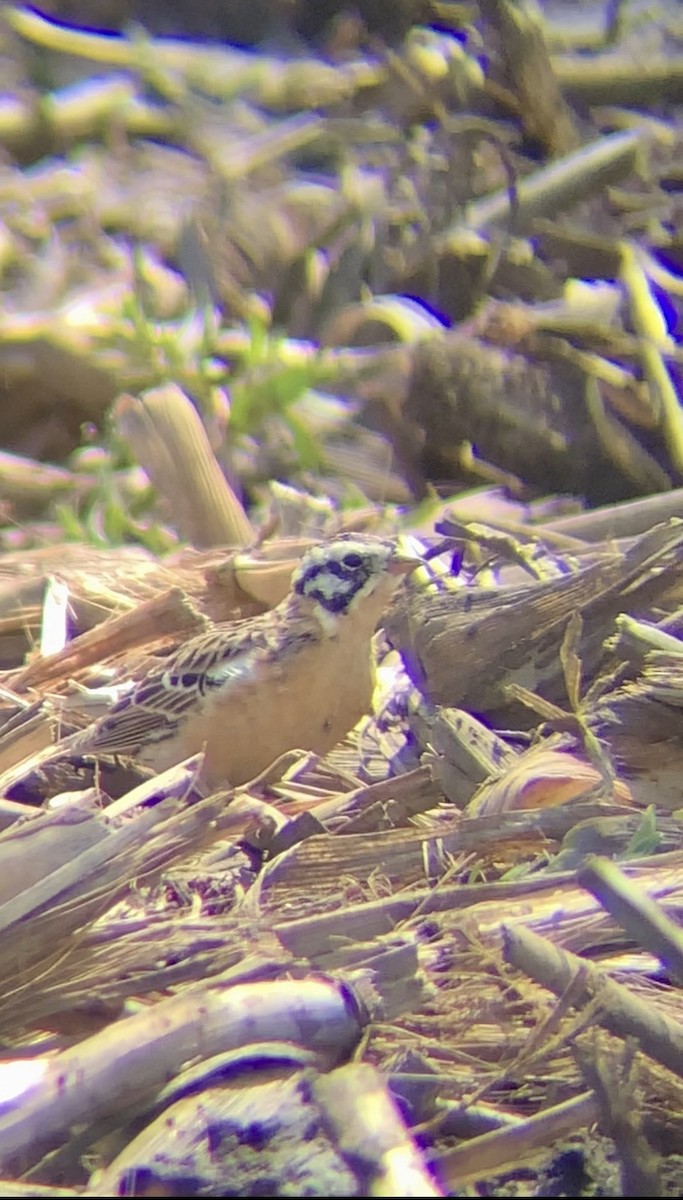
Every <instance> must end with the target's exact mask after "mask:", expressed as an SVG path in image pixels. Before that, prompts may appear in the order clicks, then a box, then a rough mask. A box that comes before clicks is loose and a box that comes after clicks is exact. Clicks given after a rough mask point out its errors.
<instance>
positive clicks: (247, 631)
mask: <svg viewBox="0 0 683 1200" xmlns="http://www.w3.org/2000/svg"><path fill="white" fill-rule="evenodd" d="M313 636H314V630H313V628H312V627H311V625H310V623H308V622H305V623H303V624H302V623H301V622H295V628H294V629H286V628H285V626H284V624H283V622H282V620H281V619H280V617H279V615H276V612H270V613H266V614H264V615H263V616H262V617H254V618H251V619H250V620H248V621H245V622H243V623H241V624H238V625H234V626H230V627H228V628H222V629H213V630H211V631H210V632H208V633H204V634H201V635H200V636H199V637H196V638H192V639H191V640H190V641H189V642H187V644H186V645H185V646H182V647H181V648H180V649H179V650H178V651H176V653H175V654H172V655H171V656H170V658H169V659H168V660H167V661H166V663H165V664H164V666H163V668H158V669H156V670H154V671H152V672H151V673H150V674H149V675H147V676H146V677H145V678H144V679H142V680H140V682H139V683H138V684H137V686H136V687H135V688H133V690H132V691H131V692H129V693H128V694H127V695H126V696H124V697H123V698H122V699H121V700H119V701H118V702H117V703H116V704H115V705H114V707H113V708H112V709H111V711H110V712H109V713H107V714H106V715H105V716H104V717H101V718H100V720H99V721H97V722H96V723H95V724H94V725H93V726H92V728H91V729H89V730H85V731H84V734H83V744H82V745H80V746H79V747H78V748H79V750H80V752H81V753H86V752H87V753H93V752H98V753H103V754H131V755H134V754H137V753H138V752H139V751H140V749H141V748H142V747H143V746H144V745H145V744H146V743H148V742H157V741H163V740H165V739H166V738H170V737H173V736H174V734H175V733H176V732H177V730H178V728H179V726H180V725H181V723H182V721H183V718H184V717H186V716H187V715H189V714H190V713H192V712H196V711H197V710H198V709H201V707H202V704H203V702H204V699H205V698H206V697H207V696H208V695H210V694H211V693H214V692H215V691H216V690H217V689H220V690H221V691H223V690H224V689H238V688H239V686H240V685H241V684H246V683H248V684H250V685H251V684H253V683H254V682H256V681H257V680H258V678H259V676H260V674H261V670H262V668H263V667H265V666H266V665H267V664H268V662H269V661H272V660H273V659H274V658H277V657H279V656H280V654H281V653H282V651H283V649H284V647H285V646H286V648H287V651H291V650H292V649H294V648H295V647H296V646H297V645H301V644H303V643H304V642H308V641H310V640H311V638H312V637H313Z"/></svg>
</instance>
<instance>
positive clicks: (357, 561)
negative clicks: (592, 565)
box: [342, 550, 363, 571]
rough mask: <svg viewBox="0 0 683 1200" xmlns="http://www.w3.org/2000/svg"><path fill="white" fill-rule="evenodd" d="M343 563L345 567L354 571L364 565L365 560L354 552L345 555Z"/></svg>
mask: <svg viewBox="0 0 683 1200" xmlns="http://www.w3.org/2000/svg"><path fill="white" fill-rule="evenodd" d="M342 562H343V563H344V566H345V567H351V568H352V569H353V570H354V571H355V570H357V569H358V567H361V566H362V565H363V559H362V558H361V556H360V554H356V553H355V551H353V550H352V551H349V553H348V554H345V555H344V557H343V559H342Z"/></svg>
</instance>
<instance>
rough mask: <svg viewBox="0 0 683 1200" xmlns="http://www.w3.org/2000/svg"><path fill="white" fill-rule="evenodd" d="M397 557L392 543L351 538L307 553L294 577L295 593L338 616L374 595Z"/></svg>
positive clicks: (379, 539)
mask: <svg viewBox="0 0 683 1200" xmlns="http://www.w3.org/2000/svg"><path fill="white" fill-rule="evenodd" d="M393 555H394V547H393V545H392V543H391V542H384V541H382V540H381V538H369V537H368V538H367V539H366V538H362V537H354V536H352V535H349V536H347V537H339V538H335V539H334V541H332V542H327V543H325V544H324V545H321V546H313V547H312V549H310V550H309V551H307V553H306V554H305V555H304V557H303V558H302V560H301V565H300V566H299V567H297V569H296V571H295V572H294V575H293V577H292V586H293V588H294V591H295V592H297V593H298V595H300V596H306V597H307V598H308V599H309V600H315V601H316V602H317V603H318V604H320V605H321V607H322V608H324V609H325V611H326V612H328V613H331V614H333V615H334V616H337V615H339V614H340V613H344V612H347V611H348V610H349V609H350V608H351V607H352V605H353V604H354V602H355V601H356V600H358V599H359V598H360V597H362V596H367V595H369V594H370V592H372V591H374V588H375V587H376V585H377V583H378V582H379V580H380V579H381V578H382V577H383V576H384V574H385V572H386V570H387V566H388V564H389V563H390V561H391V559H392V557H393Z"/></svg>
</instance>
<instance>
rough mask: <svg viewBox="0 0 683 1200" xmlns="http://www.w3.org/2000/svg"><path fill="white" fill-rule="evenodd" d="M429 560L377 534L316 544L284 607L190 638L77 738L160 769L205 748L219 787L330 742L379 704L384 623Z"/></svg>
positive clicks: (208, 772)
mask: <svg viewBox="0 0 683 1200" xmlns="http://www.w3.org/2000/svg"><path fill="white" fill-rule="evenodd" d="M420 561H421V560H420V559H419V558H418V557H417V556H415V555H411V554H409V553H406V552H404V551H402V550H401V549H400V548H399V545H398V543H397V542H396V541H395V540H391V539H387V538H381V537H378V536H376V535H371V534H342V535H339V536H337V537H334V538H332V539H331V540H329V541H327V542H322V543H319V544H316V545H314V546H312V547H311V548H309V549H308V550H307V551H306V553H305V554H304V555H303V557H302V559H301V561H300V562H299V564H298V565H297V567H296V568H295V570H294V572H293V575H292V579H291V587H290V590H289V592H288V594H287V595H286V596H285V598H284V599H283V600H282V601H281V602H280V604H278V605H277V607H276V608H274V609H272V610H270V611H269V612H267V613H263V614H261V615H259V616H256V617H250V618H246V619H245V620H243V621H238V622H232V623H230V624H222V625H217V626H215V627H214V628H213V629H211V630H210V631H208V632H205V633H202V634H199V635H198V636H196V637H193V638H191V639H190V640H189V641H188V642H186V643H185V644H184V645H183V646H181V647H179V648H178V649H177V650H176V651H174V652H173V653H172V654H171V655H170V656H169V657H168V658H166V659H165V660H164V661H163V663H162V664H160V665H159V666H158V667H154V668H153V669H152V670H151V671H150V672H149V673H148V674H147V675H145V676H143V677H142V678H141V679H140V680H139V681H137V682H136V683H135V684H134V685H133V686H132V688H131V689H130V690H129V691H128V692H127V693H126V694H125V695H123V696H122V697H121V698H120V699H119V700H118V701H117V702H116V703H115V704H114V706H113V707H112V708H111V709H110V710H109V711H108V712H107V713H106V714H105V715H104V716H102V717H100V718H99V719H98V720H97V721H95V722H94V723H93V724H92V725H91V726H89V727H88V728H86V729H85V730H83V731H82V733H81V734H80V735H78V737H77V739H76V741H75V743H74V744H73V745H72V746H71V750H72V751H75V752H76V753H77V754H79V755H83V756H86V755H94V756H98V755H123V756H128V757H131V758H134V759H136V760H137V761H138V762H140V763H141V764H143V765H144V766H146V767H150V768H152V770H153V771H155V772H161V771H164V770H166V769H167V768H168V767H171V766H174V765H175V764H177V763H178V762H180V761H182V760H183V759H185V758H188V757H190V756H191V755H193V754H197V753H199V752H200V751H203V752H204V759H203V767H202V770H201V775H200V778H201V781H202V783H203V784H205V785H206V786H207V787H209V788H212V789H215V788H220V787H223V786H232V787H235V786H239V785H242V784H244V783H247V782H248V781H250V780H252V779H254V778H256V777H257V776H258V775H259V774H261V773H262V772H263V771H264V770H265V769H266V768H267V767H269V766H270V765H271V764H272V763H273V762H274V761H275V760H276V759H277V758H279V757H280V755H282V754H284V753H285V752H286V751H288V750H293V749H302V750H310V751H314V752H315V753H317V754H325V753H326V752H327V751H328V750H330V749H331V748H332V747H333V746H335V745H336V744H337V742H339V741H340V740H341V739H342V738H343V737H344V736H345V735H346V734H347V733H348V732H349V730H350V729H351V728H352V727H353V726H354V725H355V724H356V722H357V721H358V720H359V719H360V717H361V716H362V715H363V714H364V713H366V712H367V711H368V708H369V706H370V701H371V697H372V689H373V655H372V638H373V634H374V632H375V630H376V628H377V625H378V622H379V621H380V618H381V616H382V612H383V611H384V609H385V608H386V606H387V605H388V603H389V601H390V599H391V597H392V595H393V593H394V592H395V590H396V588H397V587H398V586H399V584H400V583H401V581H402V579H403V578H404V577H405V576H406V575H407V574H408V573H409V572H410V571H412V570H413V569H414V568H415V567H417V566H418V565H419V564H420Z"/></svg>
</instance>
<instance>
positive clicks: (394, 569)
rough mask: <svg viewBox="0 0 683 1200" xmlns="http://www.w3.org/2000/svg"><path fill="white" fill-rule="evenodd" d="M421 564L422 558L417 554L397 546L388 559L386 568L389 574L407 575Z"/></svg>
mask: <svg viewBox="0 0 683 1200" xmlns="http://www.w3.org/2000/svg"><path fill="white" fill-rule="evenodd" d="M421 565H422V559H421V558H420V556H419V555H418V554H415V553H413V552H412V551H410V550H408V549H403V548H401V547H398V546H397V547H396V550H395V551H394V553H393V554H392V556H391V559H390V560H389V565H388V570H389V573H390V574H391V575H409V574H410V572H411V571H414V570H415V569H416V567H419V566H421Z"/></svg>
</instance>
